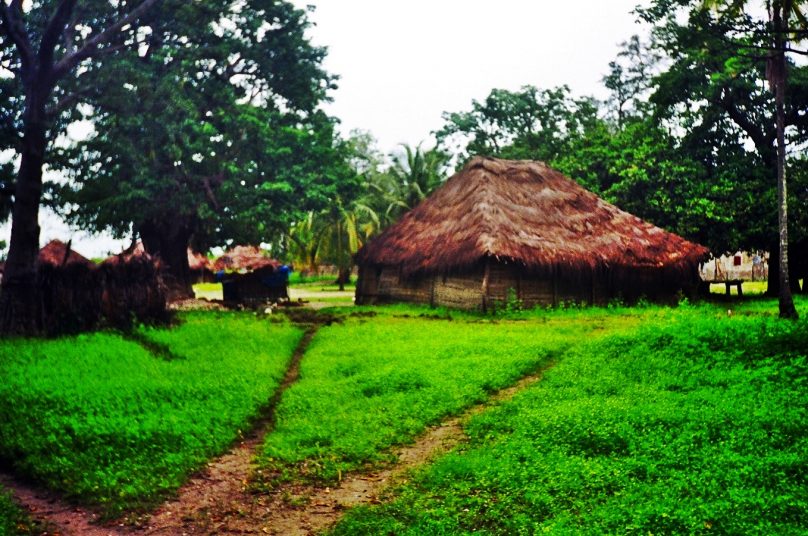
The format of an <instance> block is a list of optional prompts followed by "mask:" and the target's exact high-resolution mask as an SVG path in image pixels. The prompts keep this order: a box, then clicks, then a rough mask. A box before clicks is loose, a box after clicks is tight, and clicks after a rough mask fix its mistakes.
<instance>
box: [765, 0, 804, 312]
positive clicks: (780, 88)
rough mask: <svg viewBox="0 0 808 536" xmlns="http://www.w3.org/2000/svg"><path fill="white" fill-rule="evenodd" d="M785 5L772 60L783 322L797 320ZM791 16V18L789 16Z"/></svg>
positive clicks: (776, 20)
mask: <svg viewBox="0 0 808 536" xmlns="http://www.w3.org/2000/svg"><path fill="white" fill-rule="evenodd" d="M782 9H783V6H782V4H780V5H775V6H774V8H773V11H772V13H773V17H772V23H773V26H774V31H775V34H774V35H775V38H774V39H775V49H776V50H775V55H774V57H773V58H771V60H770V61H771V63H772V65H771V66H770V68H771V80H772V82H773V84H774V100H775V105H776V108H777V114H776V115H777V204H778V221H777V223H778V228H779V231H780V233H779V237H780V240H779V246H780V269H779V274H780V278H779V279H780V292H779V298H780V300H779V306H780V318H793V319H796V318H797V317H798V315H797V309H796V308H795V307H794V301H793V299H792V297H791V285H790V284H789V280H788V275H789V274H788V191H787V189H786V139H785V117H786V113H785V99H786V97H785V95H786V54H785V46H786V41H785V31H786V30H787V29H788V28H787V25H788V21H787V20H785V18H784V17H783V16H782V15H783V13H782ZM786 15H787V14H786Z"/></svg>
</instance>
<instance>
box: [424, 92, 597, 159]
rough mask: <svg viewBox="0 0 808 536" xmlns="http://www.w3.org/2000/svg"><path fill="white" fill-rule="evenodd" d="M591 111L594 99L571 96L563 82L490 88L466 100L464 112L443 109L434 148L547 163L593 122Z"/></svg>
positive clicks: (465, 155)
mask: <svg viewBox="0 0 808 536" xmlns="http://www.w3.org/2000/svg"><path fill="white" fill-rule="evenodd" d="M597 112H598V105H597V102H596V101H595V100H594V99H592V98H581V99H573V98H572V97H571V96H570V91H569V88H567V87H566V86H562V87H559V88H555V89H545V90H539V89H537V88H535V87H533V86H525V87H523V88H522V89H521V90H519V91H515V92H514V91H508V90H504V89H494V90H492V91H491V93H490V94H489V95H488V97H486V99H485V100H484V101H483V102H479V101H476V100H474V101H472V103H471V110H470V111H468V112H451V113H450V112H445V113H444V114H443V120H444V123H445V124H444V126H443V128H441V129H440V130H438V131H437V132H436V137H437V139H438V145H439V147H441V148H442V149H443V150H444V151H446V152H448V153H450V154H454V155H457V156H458V157H459V158H460V159H461V160H466V159H468V158H469V157H470V156H474V155H483V156H498V157H501V158H512V159H522V158H533V159H537V160H544V161H547V162H549V161H551V160H553V159H554V158H556V157H558V156H559V155H561V154H563V153H564V152H565V151H566V150H567V144H568V142H569V140H570V139H571V138H572V137H573V136H574V135H575V134H576V133H580V132H581V131H582V130H583V129H585V128H587V126H588V125H590V124H591V123H592V122H594V121H597Z"/></svg>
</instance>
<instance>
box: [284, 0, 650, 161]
mask: <svg viewBox="0 0 808 536" xmlns="http://www.w3.org/2000/svg"><path fill="white" fill-rule="evenodd" d="M293 3H294V4H296V5H297V6H299V7H305V6H306V5H314V6H315V8H316V9H315V11H314V13H312V14H311V15H310V18H311V20H312V21H313V22H314V23H315V24H316V26H315V27H314V28H312V29H311V31H310V34H311V37H312V41H313V43H314V44H316V45H321V46H327V47H328V50H329V53H328V56H327V58H326V61H325V67H326V69H327V70H328V71H329V72H331V73H334V74H337V75H339V76H340V80H339V81H338V84H339V89H338V90H337V91H336V92H334V94H333V97H334V102H333V104H331V105H329V106H328V107H327V109H328V111H329V112H330V113H331V114H332V115H334V116H336V117H338V118H340V119H341V120H342V129H343V131H344V132H345V133H347V132H348V131H349V130H351V129H355V128H358V129H364V130H369V131H371V133H372V134H374V136H376V138H377V139H378V140H379V148H380V149H381V150H382V151H384V152H389V151H390V150H393V149H395V148H396V146H397V145H398V144H400V143H407V144H411V145H414V144H417V143H419V142H420V141H422V140H424V141H427V140H428V139H429V138H430V132H432V131H434V130H437V129H438V128H440V127H441V125H442V121H441V114H442V113H443V112H447V111H448V112H456V111H462V110H467V109H470V107H471V101H472V99H478V100H479V99H483V98H485V97H486V96H487V95H488V93H489V92H490V91H491V89H493V88H503V89H511V90H516V89H519V88H520V87H521V86H524V85H534V86H537V87H539V88H550V87H555V86H559V85H562V84H566V85H568V86H569V87H570V88H571V89H572V91H573V92H574V93H575V94H577V95H595V96H597V97H605V94H604V92H603V89H602V87H601V83H600V80H601V78H602V77H603V75H604V74H606V71H607V69H608V64H609V62H610V61H612V60H613V59H615V57H616V55H617V52H618V50H619V44H620V43H621V42H623V41H626V40H628V38H629V37H631V35H632V34H635V33H638V34H640V35H643V33H644V32H643V29H642V28H641V27H640V26H639V25H637V24H636V23H635V19H636V17H635V16H634V15H633V14H632V13H631V11H632V10H633V9H634V7H635V6H636V5H637V4H638V3H641V0H576V1H574V2H572V1H571V2H569V3H566V2H551V1H547V0H498V1H490V0H489V1H481V0H471V1H468V0H466V1H463V0H409V1H408V2H391V1H380V0H319V1H318V0H309V1H307V0H293Z"/></svg>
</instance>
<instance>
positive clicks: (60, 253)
mask: <svg viewBox="0 0 808 536" xmlns="http://www.w3.org/2000/svg"><path fill="white" fill-rule="evenodd" d="M37 261H38V262H39V263H40V264H51V265H53V266H63V265H67V264H82V265H84V266H88V267H89V266H95V263H93V261H91V260H90V259H88V258H87V257H84V256H83V255H81V254H79V253H76V252H75V251H73V249H72V247H71V244H70V243H67V244H65V243H64V242H62V241H61V240H51V241H50V242H48V243H47V244H46V245H45V247H43V248H42V249H40V250H39V255H38V257H37Z"/></svg>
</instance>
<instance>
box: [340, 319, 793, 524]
mask: <svg viewBox="0 0 808 536" xmlns="http://www.w3.org/2000/svg"><path fill="white" fill-rule="evenodd" d="M769 307H770V304H769ZM672 319H673V322H670V321H671V318H668V319H667V320H666V321H665V322H662V321H652V322H649V323H646V324H644V326H643V327H642V328H640V329H639V330H637V331H636V333H633V334H625V333H624V334H613V335H609V336H607V337H603V338H601V339H599V340H595V341H593V342H589V343H586V344H583V345H580V346H578V347H575V348H574V349H572V350H571V351H570V352H569V353H568V354H567V355H565V356H564V358H563V360H562V361H561V362H560V363H559V364H558V366H557V367H555V368H554V369H552V370H550V371H549V372H547V373H546V374H545V377H544V379H543V380H542V381H541V382H540V383H539V384H536V385H535V386H534V387H533V388H531V389H529V390H528V391H526V392H523V393H522V394H521V395H519V396H517V398H515V399H514V400H513V401H512V402H510V403H507V404H504V405H502V406H500V407H497V408H494V409H492V410H490V411H488V412H486V413H484V414H481V415H479V416H478V417H476V418H474V419H473V420H472V421H471V423H470V425H469V426H468V427H467V432H468V434H469V436H470V443H469V444H468V445H466V446H464V447H462V448H460V449H458V450H456V451H455V452H453V453H451V454H450V455H447V456H445V457H444V458H442V459H440V460H439V461H438V462H437V463H435V464H434V465H433V466H431V467H429V468H427V469H426V470H424V471H422V472H421V473H420V474H418V475H416V477H415V478H414V480H413V481H412V482H411V483H409V484H406V485H404V486H403V487H402V488H401V489H400V490H399V492H400V495H399V497H398V499H396V500H395V501H394V502H392V503H390V504H387V505H382V506H379V507H371V508H358V509H356V510H354V511H352V512H350V513H349V514H348V516H347V518H346V519H345V520H344V521H343V522H342V523H341V524H340V525H339V526H337V528H336V529H335V530H334V533H335V534H393V533H394V534H470V533H472V532H475V533H477V532H484V533H486V534H537V533H542V532H551V533H553V534H603V533H608V534H615V533H632V534H702V533H703V534H707V533H722V534H753V533H765V534H796V533H799V532H801V531H802V530H804V528H805V512H806V509H808V492H807V491H806V490H808V487H806V485H805V459H806V453H807V452H808V439H806V438H808V434H807V433H806V432H807V431H808V411H806V408H807V407H808V395H807V394H806V390H805V386H804V378H805V377H806V374H807V373H808V329H806V328H808V325H806V323H805V322H800V323H796V324H792V323H781V322H777V321H775V320H773V319H770V318H759V317H757V318H756V317H752V316H738V315H733V316H727V315H726V312H724V313H723V314H722V315H720V316H717V315H715V314H714V310H711V309H708V308H701V307H699V308H694V307H682V308H680V310H679V311H678V312H677V313H676V314H675V315H674V316H673V318H672Z"/></svg>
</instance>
